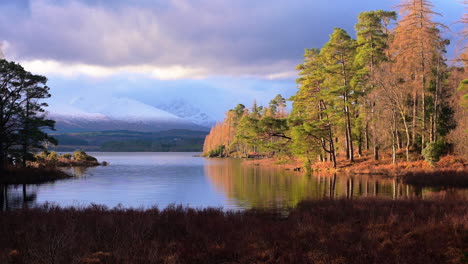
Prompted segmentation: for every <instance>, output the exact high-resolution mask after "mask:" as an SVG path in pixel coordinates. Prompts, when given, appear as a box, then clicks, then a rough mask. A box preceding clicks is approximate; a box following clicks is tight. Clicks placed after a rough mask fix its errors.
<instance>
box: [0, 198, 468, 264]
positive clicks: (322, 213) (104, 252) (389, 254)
mask: <svg viewBox="0 0 468 264" xmlns="http://www.w3.org/2000/svg"><path fill="white" fill-rule="evenodd" d="M31 219H34V221H31ZM0 234H2V235H1V236H0V263H411V264H417V263H424V264H428V263H466V261H467V260H468V259H467V258H468V246H467V245H468V204H467V203H466V201H391V200H351V201H346V200H339V201H331V200H329V201H318V202H304V203H302V204H300V205H299V207H298V208H296V209H294V210H292V211H291V212H290V213H289V215H288V216H284V214H283V215H281V214H279V213H276V212H274V211H253V210H250V211H245V212H223V211H222V210H218V209H204V210H195V209H188V208H183V207H170V208H167V209H165V210H162V211H160V210H157V209H152V210H146V211H142V210H126V209H112V210H109V209H106V208H103V207H98V206H94V207H89V208H85V209H58V208H42V209H29V210H20V211H13V212H3V213H0Z"/></svg>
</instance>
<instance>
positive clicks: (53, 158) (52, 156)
mask: <svg viewBox="0 0 468 264" xmlns="http://www.w3.org/2000/svg"><path fill="white" fill-rule="evenodd" d="M47 160H48V161H51V162H57V161H58V155H57V152H55V151H52V152H50V153H49V155H47Z"/></svg>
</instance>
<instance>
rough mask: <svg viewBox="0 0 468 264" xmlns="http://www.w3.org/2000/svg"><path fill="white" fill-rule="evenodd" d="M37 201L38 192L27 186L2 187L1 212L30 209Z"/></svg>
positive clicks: (0, 191)
mask: <svg viewBox="0 0 468 264" xmlns="http://www.w3.org/2000/svg"><path fill="white" fill-rule="evenodd" d="M36 199H37V192H36V191H34V190H31V188H30V186H27V185H26V184H22V185H0V211H8V210H10V209H18V208H28V207H30V206H32V205H33V204H34V203H35V201H36Z"/></svg>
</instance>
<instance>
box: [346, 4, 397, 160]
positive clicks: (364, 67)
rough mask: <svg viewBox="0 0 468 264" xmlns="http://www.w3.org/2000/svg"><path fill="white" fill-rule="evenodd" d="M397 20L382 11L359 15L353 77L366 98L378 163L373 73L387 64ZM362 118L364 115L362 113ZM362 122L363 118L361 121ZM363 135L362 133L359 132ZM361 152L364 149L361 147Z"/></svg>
mask: <svg viewBox="0 0 468 264" xmlns="http://www.w3.org/2000/svg"><path fill="white" fill-rule="evenodd" d="M395 19H396V13H395V12H388V11H383V10H378V11H370V12H363V13H361V14H359V17H358V23H357V24H356V27H355V28H356V31H357V44H358V47H357V54H356V60H355V65H356V68H357V74H356V75H355V77H354V80H353V81H354V82H355V85H357V86H358V89H359V90H360V92H362V93H363V95H364V96H365V98H364V100H363V101H364V102H363V109H364V111H365V112H370V123H371V128H372V145H373V151H374V159H375V160H378V159H379V152H378V150H379V146H378V143H377V131H376V124H375V122H376V115H375V104H376V101H377V98H376V94H377V93H372V91H373V90H374V83H375V82H374V81H373V79H374V78H375V76H374V71H375V67H376V66H378V65H379V64H380V63H381V62H382V61H386V60H387V56H386V48H387V47H388V39H389V35H388V29H387V28H388V24H389V23H390V22H391V21H393V20H395ZM361 116H364V114H363V113H362V112H361ZM361 118H362V117H361ZM368 128H369V118H365V125H364V129H365V133H364V134H365V139H364V140H365V145H366V148H368V146H369V143H368V138H369V132H368ZM359 132H360V131H359ZM360 149H361V147H360Z"/></svg>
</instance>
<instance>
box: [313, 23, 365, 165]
mask: <svg viewBox="0 0 468 264" xmlns="http://www.w3.org/2000/svg"><path fill="white" fill-rule="evenodd" d="M355 54H356V41H355V40H353V39H352V38H351V37H350V36H349V35H348V33H347V32H346V31H345V30H343V29H340V28H336V29H335V30H334V32H333V34H332V35H331V36H330V40H329V41H328V42H327V43H326V44H325V46H324V47H323V49H322V50H321V51H320V56H321V57H322V62H323V64H324V68H325V82H324V85H325V86H327V87H328V89H329V90H330V93H331V94H333V95H335V98H336V100H337V103H338V102H339V101H341V106H342V109H343V114H344V120H345V139H346V156H347V158H348V159H349V160H350V161H351V162H353V161H354V148H353V136H352V123H353V122H352V120H351V110H352V109H351V108H352V104H353V102H354V101H355V99H356V98H354V97H355V96H357V95H358V94H357V93H356V92H355V90H354V89H353V87H352V85H351V80H352V78H353V76H354V73H355V68H354V59H355Z"/></svg>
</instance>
